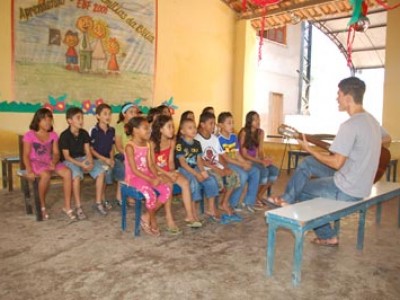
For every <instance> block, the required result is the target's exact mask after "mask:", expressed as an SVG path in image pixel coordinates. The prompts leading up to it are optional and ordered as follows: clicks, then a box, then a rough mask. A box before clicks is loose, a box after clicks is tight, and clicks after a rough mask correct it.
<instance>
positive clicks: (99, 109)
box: [96, 103, 112, 115]
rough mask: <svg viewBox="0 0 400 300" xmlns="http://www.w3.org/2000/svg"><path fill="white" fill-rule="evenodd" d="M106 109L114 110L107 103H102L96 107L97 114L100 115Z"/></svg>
mask: <svg viewBox="0 0 400 300" xmlns="http://www.w3.org/2000/svg"><path fill="white" fill-rule="evenodd" d="M104 109H109V110H110V111H111V112H112V109H111V106H110V105H108V104H107V103H101V104H100V105H99V106H97V107H96V115H100V114H101V112H102V111H103V110H104Z"/></svg>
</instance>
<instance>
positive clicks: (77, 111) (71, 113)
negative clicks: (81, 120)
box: [66, 106, 83, 120]
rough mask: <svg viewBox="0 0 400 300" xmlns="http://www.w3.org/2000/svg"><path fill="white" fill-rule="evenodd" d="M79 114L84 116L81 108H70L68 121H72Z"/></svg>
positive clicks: (67, 115) (67, 116)
mask: <svg viewBox="0 0 400 300" xmlns="http://www.w3.org/2000/svg"><path fill="white" fill-rule="evenodd" d="M77 114H82V115H83V110H82V109H81V108H80V107H76V106H73V107H70V108H68V109H67V113H66V118H67V120H68V119H72V118H73V117H74V116H75V115H77Z"/></svg>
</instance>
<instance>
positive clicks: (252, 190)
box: [218, 112, 260, 213]
mask: <svg viewBox="0 0 400 300" xmlns="http://www.w3.org/2000/svg"><path fill="white" fill-rule="evenodd" d="M218 126H219V129H220V134H219V135H218V140H219V143H220V144H221V147H222V149H223V150H224V152H225V153H224V154H223V157H224V159H225V160H226V161H227V162H228V166H229V168H231V169H232V170H234V171H235V172H237V173H238V174H239V177H240V183H241V184H240V187H239V188H237V189H236V190H234V191H233V193H232V195H231V197H230V203H231V206H232V207H233V208H234V209H235V210H236V211H240V210H241V209H240V208H239V207H238V205H239V200H240V195H241V194H242V192H243V189H244V187H245V185H246V183H248V188H247V193H246V197H245V198H244V203H243V204H244V207H245V208H246V209H247V210H248V211H249V212H252V213H253V212H254V210H255V208H254V204H255V203H256V199H257V191H258V184H259V181H260V171H259V170H258V169H257V168H256V167H254V166H253V165H252V164H251V163H250V162H248V161H246V160H245V159H244V158H243V157H242V156H241V155H240V152H239V143H238V138H237V135H236V134H234V133H233V117H232V114H231V113H230V112H222V113H220V114H219V116H218Z"/></svg>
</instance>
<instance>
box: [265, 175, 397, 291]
mask: <svg viewBox="0 0 400 300" xmlns="http://www.w3.org/2000/svg"><path fill="white" fill-rule="evenodd" d="M395 197H398V198H399V208H398V227H400V184H398V183H391V182H378V183H377V184H375V185H374V186H373V189H372V192H371V194H370V196H369V197H367V198H365V199H363V200H360V201H357V202H345V201H336V200H331V199H324V198H316V199H313V200H309V201H304V202H300V203H296V204H293V205H289V206H285V207H281V208H277V209H274V210H270V211H267V212H265V217H266V222H267V223H268V237H267V239H268V242H267V254H266V255H267V264H266V274H267V276H272V274H273V266H274V253H275V236H276V229H277V228H278V227H284V228H287V229H289V230H291V231H292V232H293V234H294V237H295V245H294V254H293V273H292V281H293V285H295V286H296V285H298V284H299V283H300V281H301V263H302V256H303V242H304V233H305V232H306V231H308V230H312V229H314V228H317V227H319V226H321V225H324V224H326V223H328V222H332V221H333V222H335V229H336V232H337V235H338V236H339V229H340V219H341V218H343V217H345V216H348V215H350V214H353V213H356V212H358V213H359V221H358V235H357V249H359V250H362V249H363V246H364V227H365V216H366V212H367V210H368V208H369V207H370V206H373V205H377V209H376V222H377V223H378V224H380V220H381V212H382V206H381V205H382V203H383V202H385V201H388V200H391V199H393V198H395Z"/></svg>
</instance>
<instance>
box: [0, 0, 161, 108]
mask: <svg viewBox="0 0 400 300" xmlns="http://www.w3.org/2000/svg"><path fill="white" fill-rule="evenodd" d="M156 8H157V0H134V1H132V0H118V1H113V0H14V1H13V36H14V40H13V55H14V58H13V63H14V95H15V99H12V100H11V101H6V100H5V99H2V102H1V103H0V111H16V112H18V111H20V112H31V111H35V110H36V109H37V108H38V107H40V106H43V105H45V106H47V107H49V108H51V109H53V110H54V112H63V111H65V109H66V108H68V106H72V105H75V106H76V105H80V106H82V108H83V109H84V110H85V111H87V112H90V111H91V108H93V107H94V106H95V105H96V104H98V103H101V102H107V103H109V104H111V105H112V106H113V108H115V109H116V110H118V107H119V106H120V105H121V104H122V103H125V102H128V101H140V102H141V104H142V105H144V106H151V105H152V97H153V81H154V69H155V55H156Z"/></svg>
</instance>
